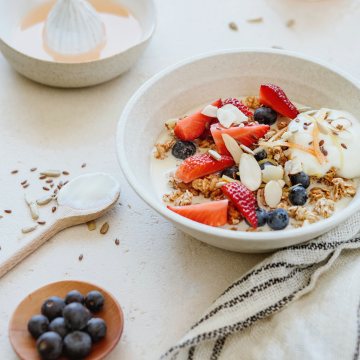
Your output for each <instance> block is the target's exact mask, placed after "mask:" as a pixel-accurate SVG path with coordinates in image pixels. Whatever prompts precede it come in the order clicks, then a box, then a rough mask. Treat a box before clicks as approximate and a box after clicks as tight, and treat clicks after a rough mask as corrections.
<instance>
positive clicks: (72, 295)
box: [65, 290, 85, 304]
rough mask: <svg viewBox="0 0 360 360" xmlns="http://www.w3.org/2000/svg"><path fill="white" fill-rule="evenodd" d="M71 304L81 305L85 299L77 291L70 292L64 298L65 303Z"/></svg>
mask: <svg viewBox="0 0 360 360" xmlns="http://www.w3.org/2000/svg"><path fill="white" fill-rule="evenodd" d="M72 302H78V303H81V304H83V303H84V302H85V297H84V296H83V295H82V294H81V293H80V292H79V291H77V290H72V291H70V292H68V293H67V295H66V297H65V303H66V304H71V303H72Z"/></svg>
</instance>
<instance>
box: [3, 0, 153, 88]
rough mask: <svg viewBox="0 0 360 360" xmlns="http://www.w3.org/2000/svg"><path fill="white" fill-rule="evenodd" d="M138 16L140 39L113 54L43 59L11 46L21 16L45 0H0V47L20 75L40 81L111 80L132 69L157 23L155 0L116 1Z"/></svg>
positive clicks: (76, 84)
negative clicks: (84, 59) (89, 58)
mask: <svg viewBox="0 0 360 360" xmlns="http://www.w3.org/2000/svg"><path fill="white" fill-rule="evenodd" d="M114 1H116V2H119V3H120V4H121V5H124V6H125V7H126V8H128V9H129V10H130V12H131V13H132V14H133V15H134V16H135V17H136V18H137V19H138V21H139V22H140V24H141V26H142V29H143V36H142V39H141V40H140V42H139V43H138V44H136V45H134V46H132V47H130V48H129V49H127V50H125V51H123V52H120V53H118V54H115V55H113V56H110V57H106V58H102V59H99V60H95V61H89V62H82V63H61V62H54V61H45V60H40V59H37V58H35V57H30V56H28V55H26V54H24V53H22V52H21V51H20V50H19V49H17V48H15V47H13V45H12V34H13V31H14V28H16V26H18V24H19V23H20V21H21V19H22V18H23V17H24V16H25V15H26V14H27V13H28V12H29V11H30V10H31V9H33V8H34V6H38V5H40V4H42V3H45V2H46V0H11V1H5V0H3V1H0V50H1V51H2V53H3V54H4V56H5V58H6V59H7V60H8V62H9V63H10V64H11V65H12V67H13V68H14V69H15V70H16V71H18V72H19V73H20V74H22V75H24V76H26V77H27V78H29V79H32V80H34V81H37V82H39V83H42V84H45V85H50V86H56V87H64V88H70V87H85V86H92V85H96V84H100V83H103V82H105V81H108V80H111V79H113V78H115V77H117V76H119V75H121V74H122V73H124V72H125V71H127V70H129V69H130V67H131V66H132V65H133V64H134V63H135V61H136V60H137V59H138V58H139V57H140V55H141V54H142V52H143V51H144V50H145V48H146V46H147V44H148V43H149V41H150V39H151V37H152V35H153V33H154V30H155V23H156V15H155V6H154V3H153V0H114Z"/></svg>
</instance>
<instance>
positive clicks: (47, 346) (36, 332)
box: [28, 290, 106, 360]
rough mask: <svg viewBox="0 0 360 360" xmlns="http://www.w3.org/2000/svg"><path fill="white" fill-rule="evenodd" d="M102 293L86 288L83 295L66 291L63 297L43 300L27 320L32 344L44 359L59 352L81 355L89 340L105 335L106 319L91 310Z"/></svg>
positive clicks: (85, 352)
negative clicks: (33, 343)
mask: <svg viewBox="0 0 360 360" xmlns="http://www.w3.org/2000/svg"><path fill="white" fill-rule="evenodd" d="M104 302H105V299H104V296H103V295H102V294H101V293H100V292H99V291H96V290H94V291H90V292H89V293H88V294H87V295H86V296H84V295H82V294H81V293H80V292H79V291H77V290H72V291H70V292H69V293H68V294H67V295H66V297H65V299H62V298H60V297H58V296H52V297H50V298H48V299H46V300H45V301H44V303H43V304H42V306H41V314H39V315H35V316H33V317H32V318H31V319H30V320H29V322H28V330H29V332H30V334H31V335H32V336H33V337H34V338H35V339H37V341H36V348H37V351H38V353H39V355H40V357H41V358H42V359H44V360H56V359H58V358H60V357H61V356H62V355H65V356H67V357H68V358H70V359H83V358H85V357H86V356H88V355H89V354H90V352H91V348H92V344H93V343H95V342H98V341H100V340H101V339H103V338H104V337H105V336H106V323H105V321H104V320H103V319H101V318H99V317H93V313H97V312H99V311H100V310H102V308H103V306H104Z"/></svg>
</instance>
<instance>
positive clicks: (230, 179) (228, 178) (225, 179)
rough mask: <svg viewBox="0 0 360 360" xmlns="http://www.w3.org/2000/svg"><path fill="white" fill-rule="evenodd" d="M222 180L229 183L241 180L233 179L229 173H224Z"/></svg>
mask: <svg viewBox="0 0 360 360" xmlns="http://www.w3.org/2000/svg"><path fill="white" fill-rule="evenodd" d="M221 179H222V180H224V181H225V182H227V183H229V182H239V180H236V179H233V178H231V177H230V176H227V175H223V176H222V177H221Z"/></svg>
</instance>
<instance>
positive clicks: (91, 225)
mask: <svg viewBox="0 0 360 360" xmlns="http://www.w3.org/2000/svg"><path fill="white" fill-rule="evenodd" d="M86 224H87V227H88V229H89V231H94V230H96V222H95V220H92V221H89V222H87V223H86Z"/></svg>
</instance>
